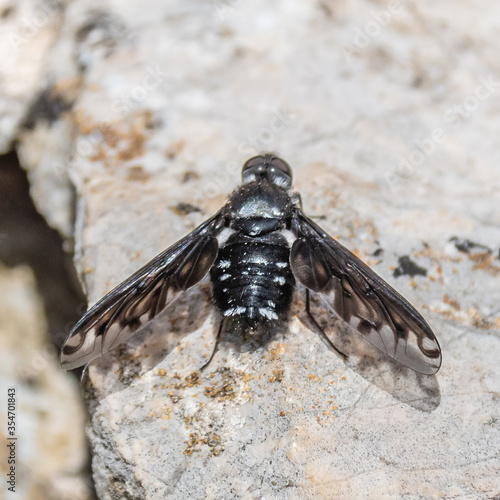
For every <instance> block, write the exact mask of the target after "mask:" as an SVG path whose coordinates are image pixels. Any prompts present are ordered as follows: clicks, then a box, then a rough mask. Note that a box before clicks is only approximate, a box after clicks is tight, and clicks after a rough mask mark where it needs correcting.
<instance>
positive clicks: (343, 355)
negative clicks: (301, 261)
mask: <svg viewBox="0 0 500 500" xmlns="http://www.w3.org/2000/svg"><path fill="white" fill-rule="evenodd" d="M306 313H307V315H308V316H309V319H310V320H311V322H312V323H313V325H314V326H315V327H316V330H317V331H318V332H319V333H320V335H321V336H322V337H323V340H324V341H325V342H326V344H327V345H328V346H329V347H330V348H332V349H333V350H334V351H335V352H336V353H337V354H338V355H339V356H340V357H341V358H342V359H343V360H344V361H345V360H346V359H347V354H344V353H343V352H342V351H340V350H339V349H337V348H336V347H335V346H334V345H333V343H332V341H331V340H330V339H329V338H328V336H327V335H326V333H325V332H324V330H323V328H321V326H320V325H319V323H318V322H317V321H316V318H315V317H314V316H313V315H312V312H311V307H310V300H309V289H308V288H306Z"/></svg>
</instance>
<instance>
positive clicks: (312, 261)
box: [290, 210, 441, 375]
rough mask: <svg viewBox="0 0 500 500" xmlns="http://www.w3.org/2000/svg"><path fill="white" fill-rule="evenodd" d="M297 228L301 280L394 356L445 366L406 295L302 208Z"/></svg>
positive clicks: (433, 367)
mask: <svg viewBox="0 0 500 500" xmlns="http://www.w3.org/2000/svg"><path fill="white" fill-rule="evenodd" d="M292 231H293V232H294V234H295V236H296V238H297V239H296V240H295V241H294V243H293V246H292V249H291V257H290V261H291V268H292V271H293V273H294V275H295V278H296V279H297V280H298V281H299V282H300V283H302V284H303V285H304V286H306V287H307V288H309V289H310V290H312V291H314V292H317V293H319V294H321V296H322V297H323V299H324V300H326V302H327V304H328V305H329V306H330V307H331V308H332V310H333V311H334V312H335V313H336V314H337V315H338V316H339V317H340V318H341V319H342V320H343V321H345V322H346V323H347V324H348V325H349V326H350V327H351V328H353V329H354V330H355V331H356V332H357V333H359V334H360V335H361V336H362V337H363V338H365V339H366V340H368V342H370V343H371V344H373V345H374V346H375V347H377V348H378V349H380V350H381V351H382V352H384V353H386V354H387V355H389V356H390V357H391V358H393V359H395V360H396V361H398V362H400V363H402V364H403V365H405V366H407V367H409V368H411V369H413V370H415V371H417V372H419V373H424V374H427V375H432V374H434V373H436V372H437V371H438V370H439V368H440V366H441V349H440V347H439V343H438V341H437V339H436V337H435V335H434V333H433V332H432V330H431V328H430V326H429V325H428V324H427V322H426V321H425V320H424V318H423V317H422V316H421V315H420V314H419V313H418V312H417V310H416V309H415V308H414V307H413V306H412V305H411V304H410V303H409V302H408V301H407V300H406V299H405V298H404V297H402V296H401V295H400V294H399V293H398V292H396V290H394V288H392V287H391V286H390V285H389V284H388V283H386V282H385V281H384V280H383V279H382V278H380V276H378V275H377V274H376V273H375V272H374V271H372V270H371V269H370V268H369V267H368V266H367V265H366V264H365V263H364V262H362V261H361V260H360V259H359V258H358V257H356V256H355V255H354V254H353V253H352V252H350V251H349V250H347V248H345V247H344V246H342V245H341V244H340V243H338V242H337V241H335V240H334V239H333V238H331V237H330V236H329V235H328V234H327V233H326V232H325V231H323V229H321V228H320V227H319V226H318V225H317V224H316V223H314V222H313V221H312V220H311V219H309V218H308V217H306V216H305V215H304V214H303V213H302V211H300V210H297V214H296V216H295V217H294V218H293V221H292Z"/></svg>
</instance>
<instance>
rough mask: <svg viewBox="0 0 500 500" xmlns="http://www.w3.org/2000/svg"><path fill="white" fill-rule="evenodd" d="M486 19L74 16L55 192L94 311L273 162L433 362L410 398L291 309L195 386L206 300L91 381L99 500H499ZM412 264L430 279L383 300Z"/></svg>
mask: <svg viewBox="0 0 500 500" xmlns="http://www.w3.org/2000/svg"><path fill="white" fill-rule="evenodd" d="M389 6H390V7H391V11H389V10H388V9H389ZM450 12H452V13H453V16H450ZM494 13H496V14H494ZM495 16H496V17H495ZM497 18H498V6H497V4H496V3H494V2H493V0H489V1H487V2H486V4H484V3H483V4H481V6H478V5H477V4H472V3H471V4H468V5H461V6H460V9H457V7H456V6H455V4H453V3H452V2H451V0H446V1H443V2H440V3H439V5H434V4H432V3H431V2H424V3H422V2H419V3H416V2H415V3H407V2H401V3H398V2H392V3H387V4H386V3H376V4H373V3H370V2H367V1H362V2H357V3H352V2H350V3H347V2H344V3H343V4H338V3H331V4H330V3H325V2H323V3H317V4H315V3H312V2H305V1H300V2H275V3H269V2H268V3H265V2H251V3H250V2H227V1H225V0H221V1H214V2H213V3H208V4H206V3H205V4H203V3H198V2H185V1H184V2H181V1H178V2H174V3H169V4H168V5H167V4H165V5H162V4H159V3H158V2H153V1H151V0H145V1H143V2H117V1H104V2H103V1H101V2H83V1H74V2H72V3H71V5H70V6H69V7H68V9H67V11H66V17H65V27H64V30H65V36H67V37H71V40H74V49H73V54H74V56H75V61H76V62H77V65H78V67H79V68H80V71H81V72H82V75H83V76H82V78H83V82H82V84H81V86H80V87H79V91H78V95H77V98H76V99H75V103H74V107H73V110H72V114H71V121H72V124H73V127H74V128H73V134H74V135H73V138H74V139H73V142H72V143H71V151H72V152H73V154H72V160H71V162H70V163H69V165H68V170H69V173H70V176H71V178H72V179H73V181H74V182H75V184H76V187H77V190H78V194H79V200H80V203H79V211H78V226H77V234H76V236H77V241H78V245H79V247H78V248H79V251H80V254H79V259H78V265H79V266H80V268H81V271H82V277H83V278H84V283H85V285H86V287H87V292H88V295H89V298H90V300H91V302H94V301H95V300H97V299H98V298H99V297H101V296H102V294H103V293H104V292H106V291H107V290H109V289H110V288H112V287H113V286H114V285H116V284H117V283H119V282H120V281H121V280H122V279H124V278H126V277H127V276H128V275H129V274H131V273H132V272H133V271H134V270H136V269H137V268H138V267H139V266H140V265H142V264H143V263H145V262H146V261H147V260H148V259H149V258H151V257H153V256H154V255H155V254H156V253H158V252H159V251H161V250H162V249H164V248H166V247H167V246H168V245H170V244H171V243H173V242H174V241H176V240H177V239H178V238H179V237H181V236H182V235H184V234H185V233H186V232H187V231H189V230H190V229H192V228H193V227H194V226H195V225H196V224H198V223H199V222H201V220H203V219H204V218H205V217H208V215H209V214H211V213H213V212H214V211H215V210H217V209H218V208H219V206H220V205H221V204H222V203H223V202H224V200H225V199H226V196H227V195H228V193H229V192H230V191H231V189H233V188H234V187H235V186H236V185H237V184H238V182H239V171H240V168H241V164H242V163H243V162H244V161H245V160H246V159H247V158H248V157H249V156H251V155H252V154H254V153H255V152H258V151H266V150H272V151H276V152H279V153H280V155H281V156H282V157H283V158H285V159H286V160H287V161H289V162H290V164H291V165H292V167H293V168H294V173H295V187H296V188H297V189H298V190H299V191H300V192H301V193H302V198H303V201H304V206H305V209H306V211H307V212H308V213H309V214H315V215H324V216H326V218H325V220H323V221H321V224H322V225H323V226H324V227H325V228H326V229H327V230H328V231H330V232H331V234H332V235H334V236H336V237H338V238H339V240H340V241H341V242H343V243H345V244H346V245H347V246H349V247H350V248H351V249H353V250H356V251H357V252H359V254H360V255H361V257H362V258H364V259H365V260H367V261H369V262H370V264H371V265H372V266H373V267H374V269H375V270H376V271H377V272H378V273H379V274H380V275H381V276H383V277H384V278H386V279H387V280H388V281H389V282H390V283H392V284H394V285H395V286H396V288H397V289H398V290H400V291H401V292H402V293H403V294H404V295H405V296H406V297H407V298H408V299H409V300H410V301H411V302H412V303H413V304H414V305H415V306H416V307H417V308H418V309H419V310H421V311H422V313H423V314H424V316H425V317H426V318H427V319H428V321H429V322H430V324H431V326H432V327H433V328H434V330H435V332H436V334H437V336H438V338H439V340H440V342H441V346H442V349H443V359H444V361H443V367H442V369H441V371H440V372H439V373H438V375H437V376H435V377H423V376H417V375H415V374H414V373H412V372H408V371H407V370H404V369H401V368H398V367H396V366H394V365H392V364H388V363H386V362H385V361H383V360H380V356H378V355H377V354H376V353H374V352H373V351H371V350H370V349H369V348H368V347H366V346H365V347H363V346H362V345H358V344H359V342H358V341H357V339H353V340H352V342H350V343H348V345H346V346H345V348H346V350H348V351H349V352H351V351H353V352H354V353H356V352H357V353H359V352H361V353H365V356H366V357H365V358H363V357H361V356H359V355H356V354H353V355H352V356H351V358H350V360H349V361H348V362H347V363H343V362H342V361H341V360H340V359H338V358H337V357H336V356H335V355H334V354H333V353H332V352H331V351H329V350H328V348H327V347H326V346H325V345H324V344H323V343H322V342H321V340H320V339H319V337H318V336H317V335H316V334H315V333H314V332H313V331H311V330H310V329H309V328H308V327H307V326H306V324H304V323H303V322H302V321H301V319H303V314H302V312H301V311H302V309H303V301H302V296H298V297H297V301H296V305H295V309H294V313H295V314H294V315H293V317H292V319H291V321H290V325H289V328H288V330H286V331H285V333H284V334H283V335H278V336H277V337H276V338H275V339H274V340H273V341H272V342H271V343H270V344H268V345H267V346H265V347H260V348H258V347H256V346H254V345H249V344H245V345H243V346H242V352H241V353H239V352H238V348H239V347H240V346H239V345H238V342H237V341H236V340H235V339H233V342H232V343H231V342H228V343H225V344H223V345H222V346H221V349H220V352H219V353H218V354H217V355H216V357H215V359H214V361H213V362H212V365H211V366H210V367H209V369H208V370H207V371H206V372H204V373H203V374H202V375H201V378H200V379H199V380H198V379H197V378H196V373H195V372H196V369H197V368H198V367H200V366H201V365H202V364H203V360H204V359H205V357H204V356H206V355H207V354H208V353H209V352H210V348H211V341H212V338H213V335H214V332H213V318H211V316H210V315H209V314H208V313H209V310H210V309H209V306H208V304H207V296H208V295H209V290H208V288H207V286H204V287H201V289H199V290H195V291H193V292H192V293H189V294H188V295H187V296H186V297H184V298H183V299H181V301H180V302H178V303H177V304H176V306H175V307H174V308H173V309H172V310H170V311H169V312H167V314H165V315H164V316H163V317H162V318H160V319H159V320H157V321H155V322H154V323H152V324H150V325H149V326H147V327H146V328H145V333H143V334H140V335H137V336H136V337H135V338H133V339H132V340H131V341H130V342H129V343H128V345H126V346H122V347H120V348H119V349H117V351H116V352H114V353H112V354H110V355H108V356H106V357H105V358H104V359H102V360H100V361H98V362H96V363H94V364H93V365H92V366H91V367H90V369H89V372H88V378H87V379H86V380H85V384H84V388H85V390H86V393H87V394H88V398H89V400H88V402H89V407H90V411H91V414H92V420H91V423H90V425H89V429H88V433H89V437H90V440H91V444H92V447H93V450H94V458H93V468H94V477H95V480H96V486H97V491H98V493H99V496H100V498H103V499H115V498H122V497H123V498H141V499H142V498H147V499H156V498H161V499H163V498H172V499H176V498H214V499H220V498H279V499H281V498H283V499H285V498H286V499H299V498H402V497H405V498H449V497H458V498H490V497H494V496H495V495H498V491H500V480H499V479H498V477H499V471H500V457H499V453H498V449H499V446H500V430H499V423H498V408H499V406H498V394H499V393H500V382H499V380H500V366H499V363H498V359H499V355H500V340H499V329H500V306H499V304H500V300H499V299H500V292H499V288H498V276H499V273H500V261H499V260H498V252H499V248H500V229H499V226H500V225H499V223H500V212H499V211H498V206H499V202H500V199H499V198H500V195H499V192H500V190H499V187H500V185H499V180H498V179H499V177H498V164H499V163H500V155H499V153H498V148H496V138H497V136H498V134H499V132H500V118H499V116H500V114H499V113H498V108H499V107H500V100H499V99H500V97H499V96H500V83H499V82H497V76H498V75H500V62H499V60H498V57H497V54H498V49H499V47H498V42H497V40H498V36H497V31H498V23H497V22H496V21H495V19H497ZM77 34H78V36H77ZM55 83H57V82H55ZM64 137H65V136H64ZM419 151H420V152H419ZM181 202H182V203H191V204H193V205H195V206H196V207H198V208H200V209H201V211H202V212H201V213H192V214H188V215H185V216H182V215H178V214H177V213H176V212H175V210H172V209H171V207H175V206H176V205H177V204H178V203H181ZM454 236H456V237H458V238H462V239H469V240H471V241H474V242H478V243H480V244H482V245H484V246H486V247H488V248H489V249H490V250H491V251H490V252H488V251H486V250H485V249H484V248H481V247H474V248H472V249H471V251H470V252H469V253H464V252H463V251H460V250H459V249H460V248H462V249H463V248H464V245H463V244H461V243H460V241H457V240H455V241H450V239H451V238H452V237H454ZM465 246H466V245H465ZM379 248H382V249H383V250H384V251H383V253H382V254H381V255H378V256H377V257H375V256H373V253H374V252H375V251H376V250H377V249H379ZM405 255H408V256H410V258H411V259H412V260H414V261H415V262H416V263H417V264H418V265H419V266H421V267H423V268H425V269H426V270H427V276H416V277H414V278H411V277H409V276H407V275H403V276H402V277H400V278H397V279H396V278H394V277H393V269H394V268H396V267H397V266H398V258H400V257H402V256H405ZM325 319H326V318H325Z"/></svg>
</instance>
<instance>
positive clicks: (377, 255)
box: [372, 248, 384, 257]
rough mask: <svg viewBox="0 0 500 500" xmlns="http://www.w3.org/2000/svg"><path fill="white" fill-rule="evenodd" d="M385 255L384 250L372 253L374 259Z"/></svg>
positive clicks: (380, 249)
mask: <svg viewBox="0 0 500 500" xmlns="http://www.w3.org/2000/svg"><path fill="white" fill-rule="evenodd" d="M383 253H384V249H383V248H377V249H376V250H375V252H373V253H372V255H373V257H380V256H381V255H382V254H383Z"/></svg>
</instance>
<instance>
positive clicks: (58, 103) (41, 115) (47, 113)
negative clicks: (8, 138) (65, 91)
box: [24, 88, 73, 130]
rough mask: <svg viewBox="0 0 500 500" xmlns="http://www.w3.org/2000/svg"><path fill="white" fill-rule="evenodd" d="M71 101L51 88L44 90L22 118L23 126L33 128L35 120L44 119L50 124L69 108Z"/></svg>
mask: <svg viewBox="0 0 500 500" xmlns="http://www.w3.org/2000/svg"><path fill="white" fill-rule="evenodd" d="M72 104H73V103H71V102H68V101H66V100H65V99H64V98H63V97H62V96H61V95H59V94H57V93H56V92H55V91H54V90H53V89H50V88H49V89H46V90H44V91H43V92H42V93H41V94H40V95H39V96H38V98H37V99H36V101H35V102H34V103H33V104H32V105H31V107H30V109H29V111H28V114H27V115H26V118H25V120H24V127H25V128H27V129H28V130H33V129H34V128H35V125H36V123H37V122H41V121H44V122H46V123H48V124H49V125H51V124H52V123H54V122H55V121H57V120H58V119H59V117H60V116H61V115H62V114H63V113H64V112H65V111H67V110H69V109H70V108H71V106H72Z"/></svg>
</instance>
